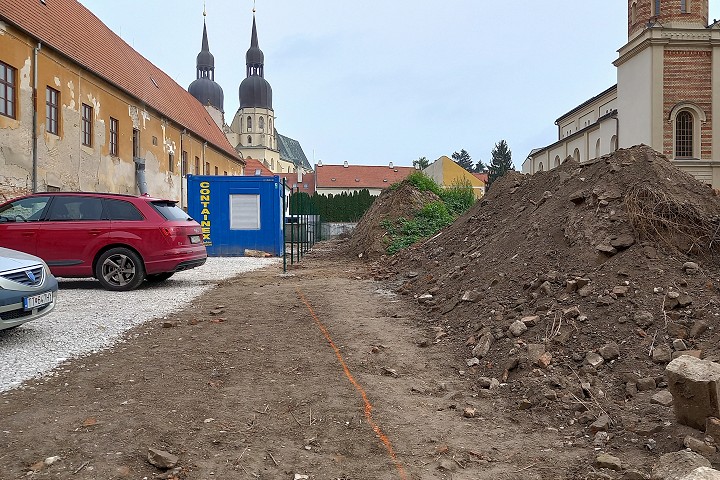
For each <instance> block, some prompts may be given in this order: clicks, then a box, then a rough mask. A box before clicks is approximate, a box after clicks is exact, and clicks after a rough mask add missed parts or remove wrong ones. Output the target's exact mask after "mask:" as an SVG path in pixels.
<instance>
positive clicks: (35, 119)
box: [32, 42, 42, 193]
mask: <svg viewBox="0 0 720 480" xmlns="http://www.w3.org/2000/svg"><path fill="white" fill-rule="evenodd" d="M41 48H42V43H40V42H38V44H37V47H35V48H34V49H33V119H32V193H37V191H38V189H37V188H38V132H37V130H38V94H37V87H38V52H40V49H41Z"/></svg>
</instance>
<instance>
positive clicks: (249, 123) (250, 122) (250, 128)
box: [247, 117, 252, 132]
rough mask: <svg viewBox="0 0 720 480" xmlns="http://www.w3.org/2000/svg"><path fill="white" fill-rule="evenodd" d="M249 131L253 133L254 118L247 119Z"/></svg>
mask: <svg viewBox="0 0 720 480" xmlns="http://www.w3.org/2000/svg"><path fill="white" fill-rule="evenodd" d="M247 131H248V132H252V117H247Z"/></svg>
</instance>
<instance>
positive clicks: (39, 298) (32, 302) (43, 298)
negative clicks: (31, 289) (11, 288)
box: [23, 292, 53, 310]
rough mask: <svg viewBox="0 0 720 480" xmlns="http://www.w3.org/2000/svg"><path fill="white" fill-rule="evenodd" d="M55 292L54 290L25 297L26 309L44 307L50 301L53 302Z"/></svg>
mask: <svg viewBox="0 0 720 480" xmlns="http://www.w3.org/2000/svg"><path fill="white" fill-rule="evenodd" d="M52 301H53V294H52V292H45V293H41V294H39V295H33V296H32V297H25V298H23V303H24V305H25V310H32V309H33V308H38V307H42V306H43V305H47V304H48V303H52Z"/></svg>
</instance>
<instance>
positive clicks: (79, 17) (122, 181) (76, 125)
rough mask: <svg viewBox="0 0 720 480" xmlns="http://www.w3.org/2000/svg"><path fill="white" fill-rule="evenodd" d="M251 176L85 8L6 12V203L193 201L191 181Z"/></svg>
mask: <svg viewBox="0 0 720 480" xmlns="http://www.w3.org/2000/svg"><path fill="white" fill-rule="evenodd" d="M90 40H91V41H90ZM243 164H244V162H243V160H242V159H241V158H240V157H239V155H238V154H237V152H236V151H235V149H234V148H233V146H232V145H230V143H229V142H228V140H227V137H225V135H224V133H223V131H222V130H221V129H220V128H219V127H218V126H217V124H216V123H215V122H214V121H213V120H212V118H211V117H210V115H209V114H208V112H207V111H206V110H205V109H204V108H203V106H202V105H201V104H200V103H199V102H198V101H197V100H196V99H195V98H193V97H192V95H190V94H189V93H188V92H187V91H186V90H184V89H183V88H182V87H181V86H180V85H178V84H177V83H176V82H175V81H173V80H172V79H171V78H170V77H169V76H168V75H166V74H165V73H164V72H163V71H161V70H160V69H159V68H157V67H156V66H154V65H153V64H152V63H151V62H150V61H148V60H147V59H145V58H144V57H143V56H142V55H140V54H139V53H138V52H136V51H135V50H134V49H133V48H132V47H130V46H129V45H128V44H127V43H125V42H124V41H123V40H122V39H121V38H120V37H119V36H117V35H116V34H115V33H113V32H112V31H111V30H110V29H109V28H108V27H107V26H106V25H105V24H103V23H102V22H101V21H100V20H99V19H98V18H97V17H96V16H94V15H93V14H92V13H91V12H90V11H89V10H88V9H86V8H85V7H83V6H82V5H81V4H80V3H79V2H77V1H76V0H52V1H50V0H45V1H40V0H0V200H5V199H7V198H10V197H14V196H17V195H20V194H24V193H29V192H33V191H38V192H42V191H52V190H71V191H72V190H82V191H103V192H115V193H129V194H140V193H145V192H148V193H149V194H151V195H153V196H158V197H166V198H170V199H175V200H181V199H183V197H184V185H183V176H184V175H185V174H187V173H192V174H209V175H235V174H238V175H239V174H242V171H243Z"/></svg>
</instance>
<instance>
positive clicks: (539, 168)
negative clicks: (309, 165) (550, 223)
mask: <svg viewBox="0 0 720 480" xmlns="http://www.w3.org/2000/svg"><path fill="white" fill-rule="evenodd" d="M543 170H545V167H543V163H542V162H540V165H538V172H542V171H543ZM355 180H356V181H357V179H355Z"/></svg>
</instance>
